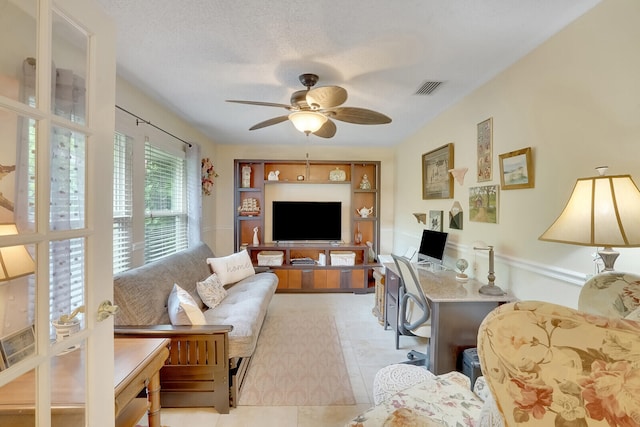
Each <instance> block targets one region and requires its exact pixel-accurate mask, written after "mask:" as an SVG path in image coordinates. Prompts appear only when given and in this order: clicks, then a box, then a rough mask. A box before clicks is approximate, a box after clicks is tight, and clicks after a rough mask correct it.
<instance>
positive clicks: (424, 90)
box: [415, 82, 442, 95]
mask: <svg viewBox="0 0 640 427" xmlns="http://www.w3.org/2000/svg"><path fill="white" fill-rule="evenodd" d="M441 84H442V82H424V83H423V84H422V86H420V87H419V88H418V90H417V91H416V93H415V94H416V95H431V94H432V93H433V92H435V90H436V89H438V87H439V86H440V85H441Z"/></svg>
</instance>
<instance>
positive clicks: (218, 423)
mask: <svg viewBox="0 0 640 427" xmlns="http://www.w3.org/2000/svg"><path fill="white" fill-rule="evenodd" d="M373 307H374V294H364V295H356V294H347V293H339V294H276V295H274V297H273V300H272V301H271V305H270V306H269V312H270V313H282V312H291V311H304V312H309V311H317V312H330V313H332V314H333V315H334V317H335V319H336V326H337V328H338V333H339V334H340V341H341V342H342V349H343V353H344V357H345V362H346V364H347V369H348V371H349V377H350V379H351V387H352V389H353V394H354V396H355V398H356V405H349V406H238V407H236V408H232V409H231V411H230V413H229V414H225V415H222V414H218V413H217V412H216V411H215V410H214V409H210V408H175V409H174V408H164V409H162V412H161V417H162V425H163V426H168V427H180V426H188V427H200V426H206V427H253V426H260V427H271V426H273V427H333V426H336V427H340V426H344V425H345V424H346V423H347V422H348V421H349V420H350V419H351V418H353V417H354V416H356V415H357V414H359V413H360V412H362V411H363V410H365V409H366V408H369V407H370V406H371V405H372V404H373V398H372V387H373V377H374V375H375V373H376V372H377V371H378V369H380V368H382V367H384V366H386V365H388V364H391V363H397V362H400V361H403V360H406V356H407V352H408V351H409V350H411V349H416V350H420V351H424V350H425V349H426V344H427V342H426V339H424V338H418V337H404V336H403V337H400V350H396V349H395V345H394V333H393V331H392V330H390V329H388V330H384V328H383V327H382V325H381V324H380V323H378V319H377V317H376V316H374V315H373V314H372V309H373ZM249 369H251V368H249ZM140 425H143V426H146V425H147V421H146V417H145V418H143V419H142V420H140Z"/></svg>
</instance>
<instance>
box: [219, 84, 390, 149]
mask: <svg viewBox="0 0 640 427" xmlns="http://www.w3.org/2000/svg"><path fill="white" fill-rule="evenodd" d="M299 80H300V83H302V84H303V85H304V86H306V89H305V90H298V91H295V92H294V93H293V94H292V95H291V105H287V104H278V103H273V102H261V101H240V100H234V99H227V102H236V103H239V104H250V105H262V106H265V107H280V108H284V109H285V110H289V111H290V113H289V114H287V115H285V116H279V117H274V118H272V119H269V120H265V121H263V122H260V123H258V124H255V125H253V126H252V127H250V128H249V130H256V129H261V128H264V127H267V126H272V125H275V124H278V123H282V122H284V121H286V120H291V122H292V123H293V125H294V126H295V127H296V129H298V130H299V131H300V132H304V133H305V134H307V135H309V134H314V135H316V136H319V137H321V138H331V137H333V136H334V135H335V134H336V125H335V123H334V122H333V120H340V121H342V122H347V123H354V124H358V125H381V124H386V123H391V118H389V117H388V116H385V115H384V114H382V113H378V112H376V111H373V110H367V109H366V108H355V107H340V105H342V104H344V102H345V101H346V100H347V91H346V90H345V89H344V88H341V87H340V86H319V87H317V88H313V87H314V86H315V84H316V83H317V82H318V76H317V75H316V74H308V73H307V74H301V75H300V76H299ZM312 88H313V89H312ZM332 119H333V120H332Z"/></svg>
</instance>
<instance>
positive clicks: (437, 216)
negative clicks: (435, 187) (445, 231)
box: [428, 211, 443, 231]
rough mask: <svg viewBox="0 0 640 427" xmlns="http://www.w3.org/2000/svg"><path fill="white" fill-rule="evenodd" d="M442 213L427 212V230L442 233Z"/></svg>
mask: <svg viewBox="0 0 640 427" xmlns="http://www.w3.org/2000/svg"><path fill="white" fill-rule="evenodd" d="M442 217H443V212H442V211H429V224H428V228H429V230H433V231H442Z"/></svg>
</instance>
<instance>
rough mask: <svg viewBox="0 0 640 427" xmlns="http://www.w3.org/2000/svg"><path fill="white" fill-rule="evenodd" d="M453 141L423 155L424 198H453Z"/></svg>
mask: <svg viewBox="0 0 640 427" xmlns="http://www.w3.org/2000/svg"><path fill="white" fill-rule="evenodd" d="M449 169H453V143H449V144H447V145H443V146H442V147H439V148H436V149H435V150H433V151H429V152H428V153H425V154H423V155H422V199H423V200H428V199H452V198H453V178H452V177H451V175H450V174H449Z"/></svg>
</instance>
